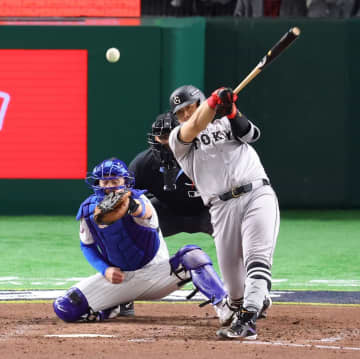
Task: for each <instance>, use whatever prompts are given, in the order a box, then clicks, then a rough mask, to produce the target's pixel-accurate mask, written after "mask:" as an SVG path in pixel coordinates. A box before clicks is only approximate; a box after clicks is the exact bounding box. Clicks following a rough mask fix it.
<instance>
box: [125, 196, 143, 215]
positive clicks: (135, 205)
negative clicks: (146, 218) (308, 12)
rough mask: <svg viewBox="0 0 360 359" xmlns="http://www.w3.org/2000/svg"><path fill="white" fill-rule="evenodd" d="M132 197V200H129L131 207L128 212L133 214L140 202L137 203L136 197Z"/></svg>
mask: <svg viewBox="0 0 360 359" xmlns="http://www.w3.org/2000/svg"><path fill="white" fill-rule="evenodd" d="M129 199H130V202H129V208H128V211H127V213H128V214H133V213H135V212H136V211H137V209H138V208H139V206H140V205H139V203H137V202H136V201H135V200H134V198H133V197H132V196H130V197H129Z"/></svg>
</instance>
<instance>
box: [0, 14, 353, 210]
mask: <svg viewBox="0 0 360 359" xmlns="http://www.w3.org/2000/svg"><path fill="white" fill-rule="evenodd" d="M292 26H299V27H300V28H301V30H302V34H301V37H300V39H299V40H297V41H296V42H295V44H294V45H292V47H291V48H289V49H288V50H287V51H286V52H285V53H284V54H283V55H282V56H281V57H280V58H279V59H277V60H276V61H275V62H274V63H272V64H271V65H270V66H269V68H267V69H265V70H264V72H263V73H261V74H260V75H259V76H258V77H257V78H256V79H255V80H254V81H253V82H251V83H250V84H249V85H248V86H247V87H246V89H245V90H243V91H242V92H241V93H240V94H239V100H238V105H239V108H240V109H241V110H242V111H243V112H244V113H245V114H246V115H247V116H248V117H249V118H250V119H251V120H253V121H254V122H255V123H256V124H257V125H258V126H259V127H260V129H261V131H262V138H261V139H260V140H259V142H258V143H256V144H255V148H256V150H257V151H258V152H259V154H260V156H261V159H262V162H263V164H264V166H265V169H266V171H267V173H268V174H269V176H270V178H271V181H272V183H273V186H274V188H275V189H276V191H277V193H278V195H279V199H280V206H281V207H282V208H295V207H296V208H351V207H360V190H359V186H358V178H359V172H360V170H359V166H358V154H359V153H360V144H359V141H358V134H359V132H360V128H359V127H360V125H359V118H360V116H359V111H360V109H359V101H358V83H359V77H360V74H359V69H358V58H359V56H358V55H359V54H358V52H360V46H358V43H359V40H358V39H359V38H360V37H359V35H360V20H358V19H351V20H325V19H319V20H314V19H276V20H274V19H239V18H211V19H204V18H186V19H180V18H173V19H170V18H149V19H146V20H143V21H142V24H141V25H139V26H14V25H12V26H6V25H4V26H1V27H0V49H18V48H20V49H87V50H88V168H89V169H91V168H92V167H93V166H94V164H96V163H97V162H99V161H101V160H102V159H104V158H106V157H109V156H114V155H115V156H118V157H120V158H122V159H123V160H124V161H126V162H129V161H130V160H131V159H132V158H133V157H134V156H135V154H136V153H137V152H139V151H141V150H142V149H145V148H146V146H147V144H146V133H147V132H148V130H149V128H150V126H151V123H152V122H153V120H154V119H155V117H156V115H157V114H158V113H160V112H163V111H165V110H167V101H168V96H169V93H170V92H171V91H172V90H173V89H174V88H176V87H177V86H180V85H182V84H186V83H192V84H193V85H195V86H199V87H200V88H203V89H204V91H205V93H206V94H209V93H210V92H211V91H212V90H213V89H215V88H217V87H219V86H222V85H227V86H231V87H236V85H237V84H238V83H239V82H240V81H241V80H242V79H243V78H244V77H245V76H246V75H247V74H248V73H249V72H250V71H251V69H252V68H253V67H254V66H255V65H256V64H257V63H258V62H259V60H260V59H261V58H262V56H264V54H265V53H266V52H267V50H269V48H270V47H271V46H272V45H273V44H274V43H275V42H276V41H277V40H278V39H279V38H280V37H281V36H282V35H283V33H285V32H286V31H287V30H288V29H289V28H290V27H292ZM113 46H115V47H118V48H120V49H121V58H120V61H119V62H118V63H116V64H109V63H107V62H106V60H105V58H104V53H105V51H106V49H107V48H109V47H113ZM0 90H1V89H0ZM54 111H56V107H55V108H54ZM44 151H46V149H44ZM34 165H36V164H34ZM0 184H1V188H2V190H1V203H2V206H1V209H0V213H1V214H38V213H41V214H74V213H75V212H76V210H77V208H78V205H79V203H80V202H81V201H82V199H83V198H84V197H86V195H87V194H88V193H89V190H88V189H87V188H86V186H85V184H84V182H83V181H82V180H73V179H68V180H60V179H56V180H36V179H29V180H14V179H2V180H0Z"/></svg>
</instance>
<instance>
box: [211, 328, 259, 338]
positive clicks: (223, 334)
mask: <svg viewBox="0 0 360 359" xmlns="http://www.w3.org/2000/svg"><path fill="white" fill-rule="evenodd" d="M216 335H217V336H218V337H220V338H223V339H240V340H256V338H257V334H254V335H249V336H247V337H241V336H240V335H237V334H235V333H234V332H232V331H230V330H226V329H225V330H224V329H219V330H218V331H217V332H216Z"/></svg>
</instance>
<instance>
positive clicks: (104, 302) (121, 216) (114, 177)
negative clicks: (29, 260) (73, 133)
mask: <svg viewBox="0 0 360 359" xmlns="http://www.w3.org/2000/svg"><path fill="white" fill-rule="evenodd" d="M88 179H89V180H90V181H91V187H92V188H93V190H94V192H95V194H93V195H91V196H90V197H88V198H87V199H86V200H85V201H84V202H83V203H82V204H81V206H80V209H79V211H78V214H77V219H78V220H80V244H81V250H82V252H83V254H84V257H85V258H86V260H87V261H88V262H89V263H90V264H91V265H92V266H93V267H94V268H95V269H96V270H97V271H98V273H97V274H95V275H93V276H91V277H89V278H86V279H84V280H82V281H80V282H79V283H78V284H76V285H75V286H74V287H72V288H70V290H69V291H67V293H66V294H65V295H64V296H61V297H59V298H57V299H56V301H55V302H54V303H53V307H54V311H55V313H56V314H57V316H58V317H59V318H60V319H62V320H64V321H66V322H75V321H79V320H90V321H92V320H104V319H107V318H112V317H114V316H116V315H117V314H118V312H116V308H117V307H118V305H119V304H121V303H128V302H131V301H133V300H154V299H160V298H162V297H164V296H166V295H168V294H170V293H171V292H173V291H175V290H177V289H178V288H179V287H181V286H182V285H184V284H185V283H187V282H189V281H192V282H193V284H194V286H195V288H196V290H198V291H200V292H201V293H202V294H204V295H205V297H207V298H208V301H207V302H208V303H211V304H212V305H213V306H214V309H215V311H216V313H217V314H218V316H219V319H220V322H221V323H223V322H225V321H226V320H228V318H229V313H230V311H229V310H228V309H227V308H223V306H222V302H223V301H224V298H225V297H226V292H225V290H224V287H223V283H222V281H221V280H220V278H219V277H218V275H217V273H216V272H215V270H214V268H213V266H212V262H211V260H210V258H209V256H208V255H207V254H206V253H205V252H204V251H203V250H202V249H201V248H199V247H198V246H195V245H186V246H185V247H183V248H181V249H180V250H179V251H178V252H177V253H176V254H175V255H174V256H172V257H171V258H169V253H168V249H167V246H166V243H165V241H164V240H163V237H162V234H161V230H160V229H159V226H158V217H157V214H156V211H155V210H154V208H153V206H152V205H151V202H150V200H149V199H147V198H146V196H145V195H144V194H143V193H144V192H145V191H140V190H137V189H135V188H133V186H134V178H132V177H131V176H130V174H129V171H128V169H127V166H126V165H125V163H124V162H122V161H120V160H119V159H117V158H111V159H107V160H104V161H103V162H101V163H100V164H99V165H97V166H96V167H95V168H94V170H93V172H92V174H91V175H90V176H89V177H88Z"/></svg>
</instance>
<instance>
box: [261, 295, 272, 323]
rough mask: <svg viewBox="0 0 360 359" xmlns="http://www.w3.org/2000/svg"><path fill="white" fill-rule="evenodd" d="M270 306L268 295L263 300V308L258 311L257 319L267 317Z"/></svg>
mask: <svg viewBox="0 0 360 359" xmlns="http://www.w3.org/2000/svg"><path fill="white" fill-rule="evenodd" d="M271 306H272V300H271V297H270V295H267V296H266V297H265V299H264V303H263V307H262V308H261V310H260V313H259V315H258V319H265V318H266V317H267V311H268V310H269V309H270V308H271Z"/></svg>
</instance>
